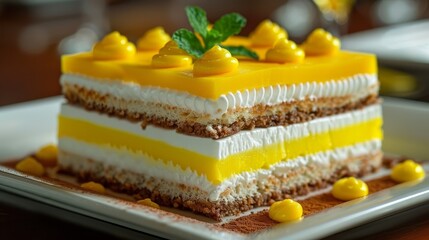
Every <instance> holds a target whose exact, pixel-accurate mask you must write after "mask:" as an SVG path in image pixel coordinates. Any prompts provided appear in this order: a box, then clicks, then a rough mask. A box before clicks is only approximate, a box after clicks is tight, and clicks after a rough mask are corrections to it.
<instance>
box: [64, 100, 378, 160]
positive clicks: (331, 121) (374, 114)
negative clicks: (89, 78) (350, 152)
mask: <svg viewBox="0 0 429 240" xmlns="http://www.w3.org/2000/svg"><path fill="white" fill-rule="evenodd" d="M381 114H382V112H381V106H380V105H371V106H368V107H366V108H363V109H361V110H356V111H351V112H347V113H343V114H338V115H334V116H331V117H324V118H319V119H314V120H311V121H309V122H304V123H298V124H293V125H289V126H287V127H284V126H276V127H269V128H257V129H253V130H251V131H249V130H246V131H240V132H239V133H237V134H234V135H232V136H229V137H226V138H223V139H218V140H213V139H211V138H201V137H195V136H188V135H185V134H178V133H176V131H175V130H170V129H163V128H158V127H154V126H151V125H149V126H147V127H146V129H145V130H143V129H142V128H141V126H140V124H139V123H133V122H130V121H124V120H121V119H118V118H116V117H109V116H108V115H105V114H100V113H97V112H90V111H86V110H84V109H82V108H80V107H75V106H72V105H69V104H63V105H62V106H61V115H62V116H65V117H70V118H74V119H79V120H84V121H88V122H91V123H93V124H97V125H100V126H105V127H108V128H112V129H116V130H120V131H123V132H126V133H130V134H134V135H138V136H142V137H145V138H150V139H154V140H159V141H161V142H165V143H167V144H169V145H171V146H174V147H179V148H183V149H187V150H189V151H192V152H197V153H200V154H202V155H205V156H209V157H212V158H216V159H219V160H222V159H224V158H226V157H227V156H229V155H232V154H236V153H240V152H244V151H247V150H250V149H254V148H261V147H264V146H268V145H272V144H275V143H279V142H284V141H285V140H289V139H297V138H303V137H306V136H309V135H313V134H318V133H323V132H327V131H331V130H334V129H339V128H342V127H345V126H349V125H352V124H357V123H360V122H365V121H369V120H371V119H374V118H379V117H381Z"/></svg>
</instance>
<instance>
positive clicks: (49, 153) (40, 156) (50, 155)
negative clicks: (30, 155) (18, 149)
mask: <svg viewBox="0 0 429 240" xmlns="http://www.w3.org/2000/svg"><path fill="white" fill-rule="evenodd" d="M35 156H36V158H37V160H38V161H39V162H40V163H41V164H43V165H44V166H50V167H52V166H55V165H57V158H58V148H57V146H56V145H54V144H49V145H46V146H43V147H41V148H40V149H39V150H38V151H37V152H36V153H35Z"/></svg>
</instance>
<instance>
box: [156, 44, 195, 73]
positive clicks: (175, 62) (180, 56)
mask: <svg viewBox="0 0 429 240" xmlns="http://www.w3.org/2000/svg"><path fill="white" fill-rule="evenodd" d="M191 64H192V57H191V56H189V55H188V54H187V53H186V52H185V51H183V50H182V49H180V48H179V46H177V43H176V42H175V41H172V40H171V41H169V42H167V44H165V46H164V47H163V48H161V49H160V50H159V53H158V54H157V55H155V56H153V58H152V66H153V67H155V68H175V67H186V66H189V65H191Z"/></svg>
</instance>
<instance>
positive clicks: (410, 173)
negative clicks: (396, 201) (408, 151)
mask: <svg viewBox="0 0 429 240" xmlns="http://www.w3.org/2000/svg"><path fill="white" fill-rule="evenodd" d="M390 176H391V178H392V179H393V180H395V181H396V182H408V181H414V180H419V179H423V178H424V177H425V170H424V169H423V167H422V166H421V165H420V164H418V163H416V162H414V161H413V160H410V159H408V160H405V161H404V162H402V163H399V164H397V165H396V166H395V167H393V169H392V172H391V175H390Z"/></svg>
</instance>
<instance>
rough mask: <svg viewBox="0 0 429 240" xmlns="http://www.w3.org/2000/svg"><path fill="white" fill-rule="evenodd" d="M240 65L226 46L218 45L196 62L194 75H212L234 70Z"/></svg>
mask: <svg viewBox="0 0 429 240" xmlns="http://www.w3.org/2000/svg"><path fill="white" fill-rule="evenodd" d="M237 67H238V60H237V59H236V58H234V57H232V55H231V53H230V52H229V51H228V50H226V49H225V48H222V47H220V46H219V45H216V46H214V47H212V48H211V49H210V50H208V51H207V52H206V53H205V54H204V55H203V56H202V57H201V58H200V59H198V60H197V61H195V63H194V76H196V77H202V76H210V75H218V74H223V73H228V72H233V71H235V70H236V69H237Z"/></svg>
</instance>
